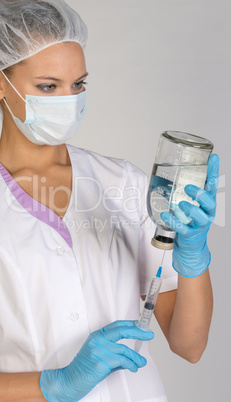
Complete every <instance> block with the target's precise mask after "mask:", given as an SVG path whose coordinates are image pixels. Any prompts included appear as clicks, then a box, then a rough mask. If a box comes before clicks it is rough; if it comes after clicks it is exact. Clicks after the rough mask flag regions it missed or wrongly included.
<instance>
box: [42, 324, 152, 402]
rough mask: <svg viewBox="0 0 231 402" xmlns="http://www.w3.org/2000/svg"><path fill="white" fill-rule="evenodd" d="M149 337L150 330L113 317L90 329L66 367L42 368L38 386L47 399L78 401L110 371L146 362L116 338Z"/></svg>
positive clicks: (138, 365) (133, 366)
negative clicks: (103, 323)
mask: <svg viewBox="0 0 231 402" xmlns="http://www.w3.org/2000/svg"><path fill="white" fill-rule="evenodd" d="M153 337H154V334H153V332H152V331H149V332H144V331H142V330H141V329H140V328H138V327H137V326H136V325H135V324H134V321H115V322H113V323H111V324H109V325H107V326H105V327H103V328H102V329H100V330H98V331H95V332H92V333H91V334H90V335H89V336H88V338H87V340H86V342H85V343H84V344H83V346H82V348H81V349H80V351H79V353H78V354H77V355H76V357H75V358H74V360H73V361H72V362H71V363H70V364H69V365H68V366H67V367H64V368H63V369H57V370H43V371H42V374H41V378H40V386H41V390H42V392H43V394H44V396H45V398H46V399H47V400H48V401H51V402H53V401H79V400H80V399H82V398H83V397H84V396H86V395H87V394H88V393H89V392H90V391H91V390H92V389H93V388H94V387H95V386H96V385H97V384H98V383H99V382H101V381H102V380H104V378H106V377H107V376H108V375H109V374H111V373H113V372H114V371H116V370H121V369H128V370H130V371H132V372H134V373H135V372H137V370H138V368H140V367H144V366H145V365H146V363H147V361H146V359H145V358H144V357H142V356H141V355H139V354H138V353H136V352H135V351H134V350H132V349H130V348H129V347H127V346H125V345H122V344H117V343H116V342H117V341H119V340H120V339H124V338H125V339H140V340H142V341H147V340H150V339H152V338H153Z"/></svg>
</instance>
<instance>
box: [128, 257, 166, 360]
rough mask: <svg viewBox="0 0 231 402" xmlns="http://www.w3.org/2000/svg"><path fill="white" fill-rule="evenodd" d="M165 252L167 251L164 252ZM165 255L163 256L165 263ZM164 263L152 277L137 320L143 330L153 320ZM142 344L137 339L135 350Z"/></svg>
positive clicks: (147, 329)
mask: <svg viewBox="0 0 231 402" xmlns="http://www.w3.org/2000/svg"><path fill="white" fill-rule="evenodd" d="M164 254H165V252H164ZM163 259H164V255H163V258H162V263H163ZM162 263H161V265H160V267H159V269H158V272H157V274H156V277H155V278H153V279H152V281H151V284H150V288H149V291H148V294H147V296H146V299H145V302H144V309H143V312H142V315H141V318H140V320H139V321H137V322H136V325H137V327H139V328H141V329H142V330H143V331H149V330H150V329H149V323H150V321H151V318H152V315H153V310H154V308H155V305H156V301H157V297H158V295H159V291H160V287H161V283H162V279H161V272H162ZM141 346H142V341H140V340H138V339H137V340H136V341H135V346H134V350H135V351H136V352H137V353H138V352H139V351H140V348H141Z"/></svg>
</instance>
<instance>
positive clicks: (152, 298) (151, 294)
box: [137, 277, 162, 331]
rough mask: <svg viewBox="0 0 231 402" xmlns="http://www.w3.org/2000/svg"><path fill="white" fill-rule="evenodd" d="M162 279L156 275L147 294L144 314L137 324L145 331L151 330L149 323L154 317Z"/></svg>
mask: <svg viewBox="0 0 231 402" xmlns="http://www.w3.org/2000/svg"><path fill="white" fill-rule="evenodd" d="M161 283H162V280H161V278H157V277H155V278H154V279H152V282H151V285H150V288H149V291H148V294H147V296H146V299H145V302H144V308H143V311H142V315H141V317H140V320H139V322H138V324H137V326H138V327H139V328H141V329H143V330H144V331H145V330H146V331H148V330H149V323H150V321H151V318H152V313H153V310H154V308H155V304H156V300H157V297H158V294H159V291H160V287H161Z"/></svg>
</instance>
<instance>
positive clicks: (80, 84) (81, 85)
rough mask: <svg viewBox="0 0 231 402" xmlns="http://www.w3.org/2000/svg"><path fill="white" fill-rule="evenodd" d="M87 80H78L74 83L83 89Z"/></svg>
mask: <svg viewBox="0 0 231 402" xmlns="http://www.w3.org/2000/svg"><path fill="white" fill-rule="evenodd" d="M86 84H87V82H86V81H78V82H76V83H75V84H74V86H75V88H77V89H81V88H82V87H83V86H84V85H86Z"/></svg>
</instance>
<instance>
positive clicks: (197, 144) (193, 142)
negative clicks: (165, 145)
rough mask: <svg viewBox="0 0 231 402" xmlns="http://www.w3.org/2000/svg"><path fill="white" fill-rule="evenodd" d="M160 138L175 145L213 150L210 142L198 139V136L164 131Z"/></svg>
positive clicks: (201, 138)
mask: <svg viewBox="0 0 231 402" xmlns="http://www.w3.org/2000/svg"><path fill="white" fill-rule="evenodd" d="M162 136H163V137H164V138H167V139H168V140H170V141H172V142H174V143H177V144H183V145H187V146H190V147H194V148H202V149H213V143H212V142H211V141H209V140H207V139H206V138H203V137H199V136H198V135H194V134H189V133H186V132H182V131H164V132H163V133H162Z"/></svg>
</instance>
